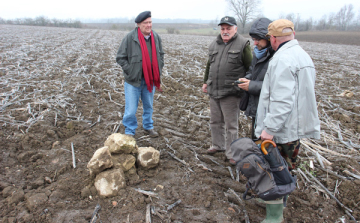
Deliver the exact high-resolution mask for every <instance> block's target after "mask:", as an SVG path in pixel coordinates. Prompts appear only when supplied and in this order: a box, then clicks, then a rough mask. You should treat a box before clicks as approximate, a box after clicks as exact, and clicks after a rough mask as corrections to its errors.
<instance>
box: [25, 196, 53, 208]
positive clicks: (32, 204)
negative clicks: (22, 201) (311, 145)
mask: <svg viewBox="0 0 360 223" xmlns="http://www.w3.org/2000/svg"><path fill="white" fill-rule="evenodd" d="M47 200H48V197H47V196H46V194H45V193H38V194H33V195H31V196H30V197H28V198H27V199H26V207H27V208H28V209H29V210H30V211H33V210H35V209H36V207H38V206H40V205H42V204H45V202H46V201H47Z"/></svg>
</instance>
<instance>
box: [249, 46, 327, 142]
mask: <svg viewBox="0 0 360 223" xmlns="http://www.w3.org/2000/svg"><path fill="white" fill-rule="evenodd" d="M263 130H265V131H266V132H267V133H268V134H270V135H273V136H274V139H273V140H274V142H276V143H281V144H283V143H288V142H292V141H295V140H298V139H301V138H315V139H319V138H320V120H319V117H318V111H317V106H316V98H315V66H314V64H313V62H312V60H311V58H310V56H309V55H308V54H307V53H306V52H305V51H304V50H303V49H302V48H301V47H300V46H299V43H298V41H297V40H291V41H289V42H287V43H285V44H284V45H283V46H282V47H281V48H280V49H278V51H276V52H275V54H274V56H273V57H272V59H271V61H270V63H269V66H268V69H267V71H266V74H265V78H264V82H263V86H262V90H261V94H260V99H259V105H258V109H257V115H256V130H255V134H256V136H257V137H260V135H261V132H262V131H263Z"/></svg>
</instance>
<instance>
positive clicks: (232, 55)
mask: <svg viewBox="0 0 360 223" xmlns="http://www.w3.org/2000/svg"><path fill="white" fill-rule="evenodd" d="M239 55H240V50H231V51H228V62H229V63H234V64H237V63H240V58H239Z"/></svg>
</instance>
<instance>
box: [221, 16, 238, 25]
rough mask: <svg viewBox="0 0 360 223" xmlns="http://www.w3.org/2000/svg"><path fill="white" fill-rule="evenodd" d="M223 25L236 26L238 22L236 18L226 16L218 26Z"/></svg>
mask: <svg viewBox="0 0 360 223" xmlns="http://www.w3.org/2000/svg"><path fill="white" fill-rule="evenodd" d="M221 24H228V25H230V26H236V20H235V18H234V17H231V16H225V17H223V18H222V19H221V20H220V23H219V24H218V26H220V25H221Z"/></svg>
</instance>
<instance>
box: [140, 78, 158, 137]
mask: <svg viewBox="0 0 360 223" xmlns="http://www.w3.org/2000/svg"><path fill="white" fill-rule="evenodd" d="M140 87H141V101H142V103H143V115H142V118H143V121H142V122H143V123H142V124H143V128H144V129H145V130H150V129H153V128H154V126H153V124H154V121H153V119H152V115H153V111H154V109H153V102H154V93H155V87H153V89H152V91H151V92H150V91H149V90H148V89H147V86H146V83H145V80H144V79H143V80H142V82H141V86H140Z"/></svg>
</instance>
